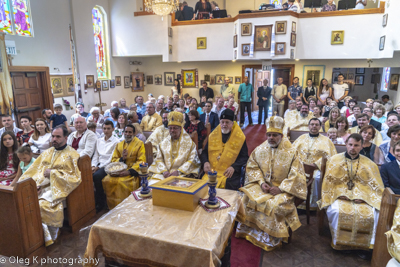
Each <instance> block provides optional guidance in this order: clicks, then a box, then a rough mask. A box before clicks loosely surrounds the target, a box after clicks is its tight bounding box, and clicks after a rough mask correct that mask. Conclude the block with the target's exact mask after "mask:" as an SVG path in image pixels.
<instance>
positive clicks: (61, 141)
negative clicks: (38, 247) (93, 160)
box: [19, 125, 81, 246]
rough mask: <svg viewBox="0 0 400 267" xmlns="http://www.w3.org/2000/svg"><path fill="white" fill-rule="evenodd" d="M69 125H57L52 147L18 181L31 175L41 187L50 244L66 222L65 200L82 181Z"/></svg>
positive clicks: (43, 216) (46, 235) (39, 189)
mask: <svg viewBox="0 0 400 267" xmlns="http://www.w3.org/2000/svg"><path fill="white" fill-rule="evenodd" d="M67 138H68V129H67V128H66V127H65V126H61V125H60V126H57V127H55V128H54V129H53V132H52V143H53V147H51V148H49V149H47V150H45V151H44V152H42V153H41V154H40V156H39V157H38V158H37V159H36V160H35V162H33V164H32V165H31V166H30V167H29V169H28V170H27V171H26V172H25V173H24V174H22V176H21V177H20V178H19V181H23V180H25V179H28V178H30V177H32V179H33V180H34V181H35V182H36V185H37V187H38V199H39V207H40V215H41V217H42V225H43V230H44V236H45V244H46V246H49V245H51V244H53V243H54V241H55V240H56V239H57V237H58V236H59V228H60V227H62V226H63V221H64V206H63V201H64V200H65V199H66V198H67V196H68V195H69V194H70V193H71V192H72V191H73V190H74V189H75V188H77V187H78V185H79V184H80V183H81V172H80V171H79V169H78V159H79V153H78V152H77V151H76V150H75V149H73V148H72V147H71V146H69V145H67Z"/></svg>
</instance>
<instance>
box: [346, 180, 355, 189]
mask: <svg viewBox="0 0 400 267" xmlns="http://www.w3.org/2000/svg"><path fill="white" fill-rule="evenodd" d="M347 187H348V188H349V190H352V189H353V187H354V183H353V181H352V180H350V181H349V182H348V183H347Z"/></svg>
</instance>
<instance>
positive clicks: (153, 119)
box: [140, 103, 162, 132]
mask: <svg viewBox="0 0 400 267" xmlns="http://www.w3.org/2000/svg"><path fill="white" fill-rule="evenodd" d="M146 112H147V115H146V116H144V117H143V119H142V122H141V123H140V128H142V131H150V132H152V131H154V130H155V129H156V128H157V127H160V126H161V125H162V118H161V116H160V115H158V114H157V113H156V107H155V106H154V104H153V103H149V104H147V106H146Z"/></svg>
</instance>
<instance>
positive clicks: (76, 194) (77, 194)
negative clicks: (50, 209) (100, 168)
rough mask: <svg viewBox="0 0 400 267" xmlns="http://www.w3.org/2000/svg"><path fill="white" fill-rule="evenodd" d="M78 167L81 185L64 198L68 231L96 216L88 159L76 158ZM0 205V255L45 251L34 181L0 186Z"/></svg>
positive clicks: (39, 254) (30, 254) (18, 254)
mask: <svg viewBox="0 0 400 267" xmlns="http://www.w3.org/2000/svg"><path fill="white" fill-rule="evenodd" d="M78 167H79V170H80V171H81V178H82V182H81V183H80V185H79V186H78V187H77V188H76V189H75V190H74V191H72V192H71V194H69V195H68V197H67V199H66V202H67V211H66V216H65V218H64V220H65V221H64V223H65V222H67V228H68V229H69V230H71V231H72V232H75V231H77V230H79V229H80V228H81V227H82V225H83V224H85V223H86V222H87V221H89V220H90V219H92V218H93V216H95V215H96V209H95V202H94V189H93V179H92V168H91V160H90V158H89V157H88V156H83V157H81V158H79V160H78ZM0 203H2V205H0V218H1V219H0V255H4V256H19V257H22V258H31V257H33V256H41V255H42V254H43V253H44V252H45V251H46V249H45V247H44V235H43V228H42V218H41V216H40V208H39V200H38V195H37V187H36V183H35V181H33V180H32V179H26V180H24V181H21V182H17V183H16V185H15V186H14V187H11V186H1V185H0ZM4 218H7V219H4Z"/></svg>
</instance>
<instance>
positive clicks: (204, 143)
mask: <svg viewBox="0 0 400 267" xmlns="http://www.w3.org/2000/svg"><path fill="white" fill-rule="evenodd" d="M206 129H207V137H206V138H205V139H204V141H203V147H202V148H203V149H204V148H205V147H206V144H207V142H208V137H209V136H210V133H211V124H210V123H207V124H206Z"/></svg>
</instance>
